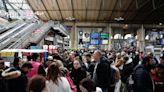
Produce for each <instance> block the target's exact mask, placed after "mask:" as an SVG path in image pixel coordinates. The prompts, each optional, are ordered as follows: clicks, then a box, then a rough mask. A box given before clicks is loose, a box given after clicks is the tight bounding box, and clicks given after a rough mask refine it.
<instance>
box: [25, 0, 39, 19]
mask: <svg viewBox="0 0 164 92" xmlns="http://www.w3.org/2000/svg"><path fill="white" fill-rule="evenodd" d="M26 2H27V4H28V5H29V6H30V8H31V9H32V11H33V12H35V11H36V10H35V9H34V8H33V6H32V5H31V4H30V1H29V0H26ZM36 16H37V17H38V18H39V19H42V18H41V17H40V16H39V15H37V14H36Z"/></svg>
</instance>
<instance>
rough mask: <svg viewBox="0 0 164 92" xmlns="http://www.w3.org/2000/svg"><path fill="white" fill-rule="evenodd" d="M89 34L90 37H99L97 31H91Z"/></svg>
mask: <svg viewBox="0 0 164 92" xmlns="http://www.w3.org/2000/svg"><path fill="white" fill-rule="evenodd" d="M90 36H91V38H99V34H98V33H91V34H90Z"/></svg>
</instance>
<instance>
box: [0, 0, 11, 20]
mask: <svg viewBox="0 0 164 92" xmlns="http://www.w3.org/2000/svg"><path fill="white" fill-rule="evenodd" d="M2 2H3V5H4V7H5V11H6V12H7V13H9V10H8V8H7V6H6V2H5V0H2ZM8 21H12V19H11V18H10V15H9V16H8Z"/></svg>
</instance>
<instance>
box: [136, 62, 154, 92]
mask: <svg viewBox="0 0 164 92" xmlns="http://www.w3.org/2000/svg"><path fill="white" fill-rule="evenodd" d="M133 80H134V92H154V91H153V90H154V89H153V88H154V86H153V85H154V84H153V80H152V78H151V75H150V72H149V71H148V70H147V69H146V66H145V65H139V66H138V67H137V68H136V70H135V72H134V75H133Z"/></svg>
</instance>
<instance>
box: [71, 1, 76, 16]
mask: <svg viewBox="0 0 164 92" xmlns="http://www.w3.org/2000/svg"><path fill="white" fill-rule="evenodd" d="M71 5H72V17H73V18H75V10H74V4H73V0H71Z"/></svg>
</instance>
